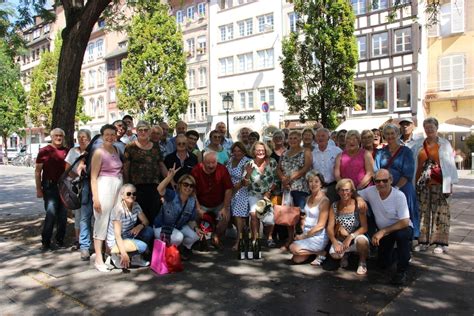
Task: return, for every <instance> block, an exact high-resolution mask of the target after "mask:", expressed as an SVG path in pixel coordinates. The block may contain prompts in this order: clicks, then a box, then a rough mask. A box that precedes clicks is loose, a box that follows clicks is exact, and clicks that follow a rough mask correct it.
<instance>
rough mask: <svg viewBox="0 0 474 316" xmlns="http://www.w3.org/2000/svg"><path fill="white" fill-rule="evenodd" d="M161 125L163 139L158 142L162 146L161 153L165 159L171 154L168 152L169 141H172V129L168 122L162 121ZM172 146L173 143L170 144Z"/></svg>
mask: <svg viewBox="0 0 474 316" xmlns="http://www.w3.org/2000/svg"><path fill="white" fill-rule="evenodd" d="M159 125H160V127H161V129H162V131H163V134H161V139H160V141H159V143H158V145H159V146H160V151H161V154H162V156H163V159H165V157H166V155H168V154H169V152H168V143H169V142H170V138H169V131H170V127H169V125H168V123H166V122H160V124H159ZM169 146H171V145H169Z"/></svg>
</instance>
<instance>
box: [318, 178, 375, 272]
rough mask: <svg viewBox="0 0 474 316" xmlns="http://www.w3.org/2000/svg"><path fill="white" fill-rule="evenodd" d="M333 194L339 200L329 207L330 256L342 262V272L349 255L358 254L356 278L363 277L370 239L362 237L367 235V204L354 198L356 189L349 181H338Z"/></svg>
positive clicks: (358, 198) (365, 270)
mask: <svg viewBox="0 0 474 316" xmlns="http://www.w3.org/2000/svg"><path fill="white" fill-rule="evenodd" d="M336 190H337V192H338V194H339V197H340V200H339V201H337V202H334V203H333V204H332V211H330V212H329V223H328V229H327V232H328V236H329V240H330V241H331V249H330V250H329V254H330V255H331V257H333V258H334V259H341V263H340V265H341V268H346V267H347V266H348V255H349V253H350V252H357V253H358V254H359V266H358V267H357V274H359V275H365V274H367V263H366V262H367V256H368V255H369V239H368V238H367V236H365V235H364V234H365V233H366V232H367V204H365V202H364V200H363V199H361V198H360V197H357V196H356V188H355V185H354V182H353V181H352V180H351V179H341V180H339V181H338V182H337V184H336Z"/></svg>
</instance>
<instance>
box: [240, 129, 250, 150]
mask: <svg viewBox="0 0 474 316" xmlns="http://www.w3.org/2000/svg"><path fill="white" fill-rule="evenodd" d="M251 132H252V130H251V129H250V128H248V127H242V128H241V129H240V131H239V135H238V136H237V138H238V140H239V141H240V142H242V143H243V144H244V146H245V148H247V150H250V142H249V135H250V133H251Z"/></svg>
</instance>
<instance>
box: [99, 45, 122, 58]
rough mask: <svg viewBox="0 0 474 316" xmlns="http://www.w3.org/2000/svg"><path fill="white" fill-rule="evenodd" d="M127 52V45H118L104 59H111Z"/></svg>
mask: <svg viewBox="0 0 474 316" xmlns="http://www.w3.org/2000/svg"><path fill="white" fill-rule="evenodd" d="M126 54H127V47H126V46H125V47H118V48H116V49H114V50H113V51H112V52H110V53H109V54H107V55H105V57H104V59H111V58H114V57H118V56H122V55H126Z"/></svg>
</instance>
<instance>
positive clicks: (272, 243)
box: [267, 239, 276, 248]
mask: <svg viewBox="0 0 474 316" xmlns="http://www.w3.org/2000/svg"><path fill="white" fill-rule="evenodd" d="M267 247H268V248H275V247H276V243H275V241H274V240H273V239H268V240H267Z"/></svg>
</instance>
